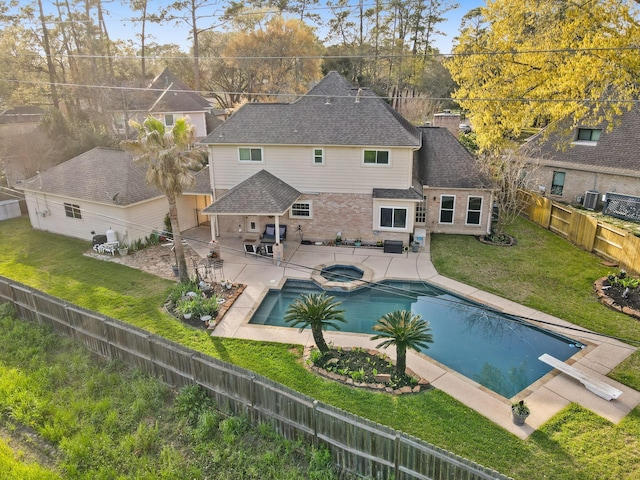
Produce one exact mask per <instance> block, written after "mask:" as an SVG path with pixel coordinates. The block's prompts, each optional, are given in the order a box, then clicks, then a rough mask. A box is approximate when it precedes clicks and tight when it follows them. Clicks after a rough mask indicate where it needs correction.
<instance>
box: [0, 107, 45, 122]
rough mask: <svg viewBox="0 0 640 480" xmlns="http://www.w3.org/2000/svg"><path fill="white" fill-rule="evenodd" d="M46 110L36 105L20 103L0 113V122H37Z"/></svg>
mask: <svg viewBox="0 0 640 480" xmlns="http://www.w3.org/2000/svg"><path fill="white" fill-rule="evenodd" d="M45 113H46V112H45V111H44V110H43V109H42V108H40V107H37V106H33V105H21V106H18V107H13V108H8V109H7V110H5V111H4V112H2V113H0V124H7V123H38V122H39V121H40V120H41V119H42V116H43V115H44V114H45Z"/></svg>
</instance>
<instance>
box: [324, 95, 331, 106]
mask: <svg viewBox="0 0 640 480" xmlns="http://www.w3.org/2000/svg"><path fill="white" fill-rule="evenodd" d="M324 104H325V105H331V97H327V98H326V100H325V101H324Z"/></svg>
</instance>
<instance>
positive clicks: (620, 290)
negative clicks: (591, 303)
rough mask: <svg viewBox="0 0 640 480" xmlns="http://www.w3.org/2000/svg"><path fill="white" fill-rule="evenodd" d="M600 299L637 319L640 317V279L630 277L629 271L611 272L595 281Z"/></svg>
mask: <svg viewBox="0 0 640 480" xmlns="http://www.w3.org/2000/svg"><path fill="white" fill-rule="evenodd" d="M594 286H595V289H596V293H597V294H598V297H600V301H601V302H602V303H604V304H605V305H607V306H608V307H610V308H613V309H615V310H618V311H620V312H622V313H624V314H627V315H629V316H631V317H634V318H636V319H640V291H638V287H639V286H640V279H637V278H633V277H630V276H629V275H627V272H625V271H624V270H620V271H619V272H618V273H609V274H608V275H607V276H606V277H602V278H599V279H598V280H596V282H595V283H594Z"/></svg>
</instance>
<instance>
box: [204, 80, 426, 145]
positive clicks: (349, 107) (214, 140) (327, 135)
mask: <svg viewBox="0 0 640 480" xmlns="http://www.w3.org/2000/svg"><path fill="white" fill-rule="evenodd" d="M202 143H205V144H219V145H228V144H238V145H249V144H251V145H318V146H320V145H354V146H389V147H395V146H405V147H419V146H420V134H419V132H418V130H417V129H416V128H415V127H414V126H412V125H411V124H410V123H409V122H408V121H407V120H406V119H404V118H403V117H402V116H401V115H399V114H398V113H397V112H395V111H394V110H393V109H392V108H391V107H389V105H388V104H387V103H386V102H385V101H384V100H383V99H381V98H380V97H378V96H376V95H375V94H373V93H372V92H371V91H369V90H368V89H364V88H362V89H360V88H357V87H354V86H353V85H351V84H350V83H349V82H348V81H347V80H346V79H345V78H344V77H343V76H341V75H340V74H338V73H337V72H330V73H328V74H327V75H326V76H325V77H324V78H323V79H322V80H320V82H319V83H318V84H317V85H316V86H315V87H313V88H312V89H311V90H309V91H308V92H307V93H306V94H305V95H303V96H302V97H301V98H299V99H298V100H296V101H295V102H293V103H247V104H245V105H243V106H242V107H241V108H240V109H239V110H238V111H236V112H235V113H234V114H233V115H231V117H229V118H228V119H227V120H226V121H225V122H224V123H223V124H222V125H220V126H219V127H218V128H216V129H215V130H214V131H213V132H212V133H211V134H209V136H207V137H206V138H205V139H204V140H202Z"/></svg>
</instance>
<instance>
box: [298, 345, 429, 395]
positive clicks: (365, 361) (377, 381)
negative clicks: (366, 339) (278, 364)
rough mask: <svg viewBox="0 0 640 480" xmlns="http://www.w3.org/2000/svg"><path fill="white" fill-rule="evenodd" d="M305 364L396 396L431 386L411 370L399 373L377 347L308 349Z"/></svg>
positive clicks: (337, 378) (340, 379)
mask: <svg viewBox="0 0 640 480" xmlns="http://www.w3.org/2000/svg"><path fill="white" fill-rule="evenodd" d="M304 358H305V365H307V368H309V369H310V370H311V371H312V372H314V373H317V374H319V375H321V376H323V377H325V378H329V379H331V380H335V381H338V382H340V383H344V384H345V385H350V386H354V387H359V388H368V389H371V390H379V391H384V392H387V393H393V394H396V395H402V394H406V393H420V392H423V391H425V390H429V389H431V388H432V387H431V385H430V384H429V382H427V381H426V380H424V379H423V378H420V377H418V376H417V375H416V374H415V373H413V371H411V370H410V369H407V370H406V373H405V375H402V376H398V375H396V367H395V364H394V363H393V361H392V360H391V359H390V358H389V357H387V356H386V355H384V354H382V353H380V352H378V351H376V350H365V349H363V348H337V349H332V350H330V351H329V352H328V353H326V354H325V355H322V354H320V352H319V351H318V350H317V349H314V348H309V347H307V348H306V349H305V354H304Z"/></svg>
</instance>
